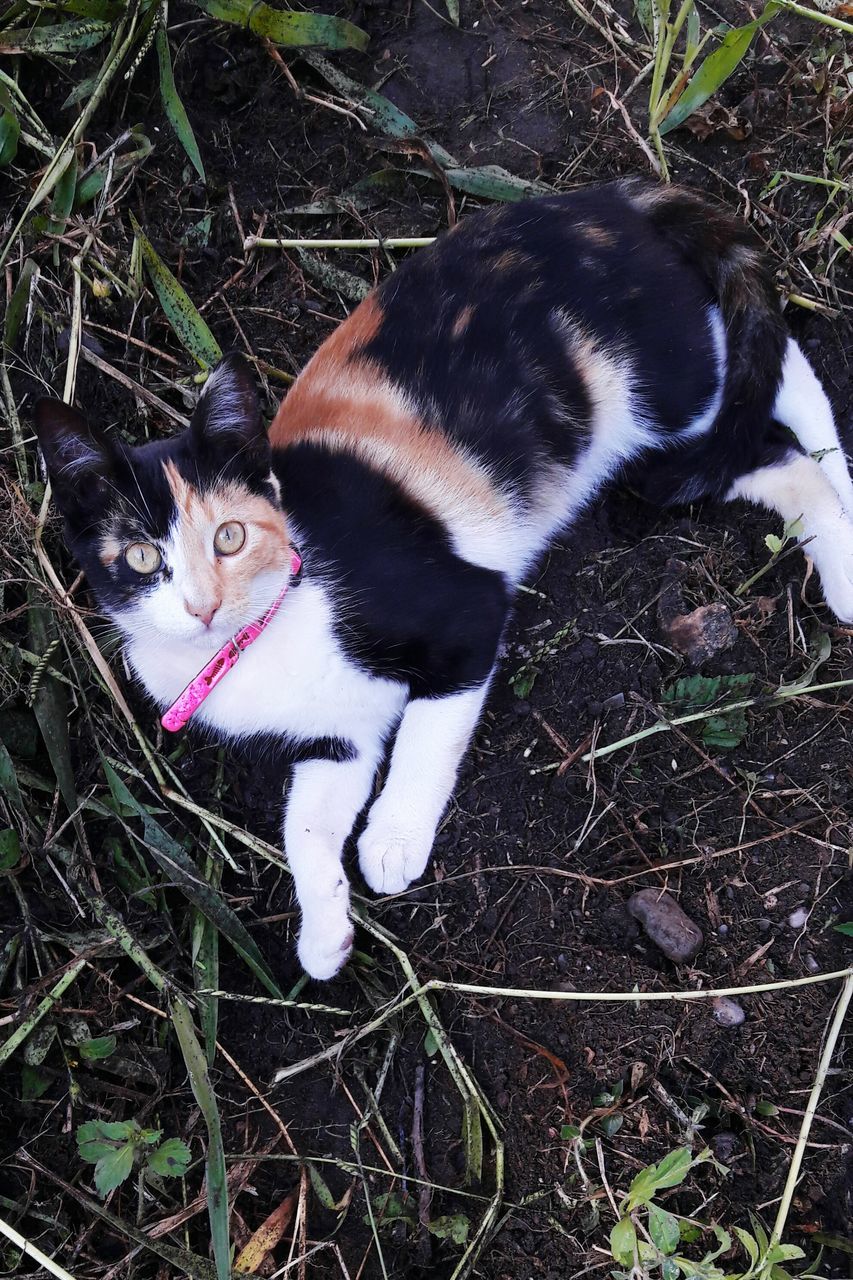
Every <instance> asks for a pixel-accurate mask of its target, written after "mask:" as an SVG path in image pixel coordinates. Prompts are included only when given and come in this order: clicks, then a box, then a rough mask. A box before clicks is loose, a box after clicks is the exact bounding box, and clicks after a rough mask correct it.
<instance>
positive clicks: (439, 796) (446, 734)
mask: <svg viewBox="0 0 853 1280" xmlns="http://www.w3.org/2000/svg"><path fill="white" fill-rule="evenodd" d="M488 687H489V681H488V680H485V681H484V682H483V683H482V684H480V685H477V686H476V687H475V688H473V689H466V690H463V691H462V692H460V693H451V694H447V695H446V696H445V697H439V698H415V699H413V700H412V701H411V702H410V703H409V704H408V706H407V707H406V710H405V711H404V713H403V718H402V720H401V721H400V727H399V729H398V730H397V736H396V738H395V740H394V746H393V748H392V751H391V764H390V766H389V769H388V777H387V778H386V780H385V786H384V787H383V788H382V790H381V792H380V793H379V797H378V798H377V800H376V801H375V802H374V804H373V807H372V808H371V810H370V814H369V815H368V819H367V826H366V827H365V829H364V832H363V834H362V836H361V838H360V840H359V842H358V859H359V864H360V866H361V872H362V875H363V876H364V878H365V880H366V881H367V883H368V884H369V885H370V888H371V889H373V891H374V892H375V893H402V891H403V890H404V889H407V888H408V886H409V885H410V884H411V883H412V881H413V880H417V879H419V877H420V876H422V875H423V873H424V871H425V870H426V865H427V862H428V861H429V855H430V850H431V849H432V845H433V841H434V840H435V833H436V830H437V828H438V824H439V822H440V821H441V816H442V814H443V813H444V810H445V809H446V808H447V803H448V801H449V800H450V795H451V792H452V791H453V784H454V782H455V781H456V774H457V771H458V769H459V764H460V761H461V760H462V757H463V755H464V754H465V750H466V748H467V746H468V743H469V742H470V740H471V735H472V734H473V732H474V730H475V728H476V727H477V721H478V720H479V719H480V712H481V711H482V709H483V703H484V701H485V698H486V693H487V691H488Z"/></svg>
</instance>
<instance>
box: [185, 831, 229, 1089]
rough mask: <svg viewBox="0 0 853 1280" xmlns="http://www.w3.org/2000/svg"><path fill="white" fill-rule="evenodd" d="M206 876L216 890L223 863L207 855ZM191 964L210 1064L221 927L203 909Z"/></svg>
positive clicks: (216, 1011) (196, 926)
mask: <svg viewBox="0 0 853 1280" xmlns="http://www.w3.org/2000/svg"><path fill="white" fill-rule="evenodd" d="M205 878H206V879H207V880H208V881H209V882H210V885H211V887H212V888H213V889H214V890H218V889H219V885H220V881H221V880H222V863H221V862H217V861H216V859H215V858H212V857H210V855H208V857H207V859H206V862H205ZM192 967H193V984H194V986H195V998H196V1003H197V1005H198V1016H199V1022H200V1023H201V1030H202V1035H203V1036H204V1047H205V1050H206V1052H207V1062H208V1066H213V1060H214V1058H215V1057H216V1032H217V1028H218V1025H219V999H218V997H217V996H215V995H213V994H211V993H212V992H214V991H216V990H217V989H218V987H219V930H218V929H217V928H216V926H215V925H214V924H212V923H211V921H210V920H208V919H207V917H206V916H205V915H203V914H202V912H201V911H199V910H196V912H195V919H194V920H193V937H192Z"/></svg>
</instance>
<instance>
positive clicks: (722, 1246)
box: [703, 1222, 732, 1262]
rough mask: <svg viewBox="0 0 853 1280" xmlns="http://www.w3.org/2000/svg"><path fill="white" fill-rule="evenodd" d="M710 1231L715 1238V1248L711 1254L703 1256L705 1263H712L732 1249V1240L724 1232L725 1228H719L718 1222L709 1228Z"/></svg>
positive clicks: (726, 1232)
mask: <svg viewBox="0 0 853 1280" xmlns="http://www.w3.org/2000/svg"><path fill="white" fill-rule="evenodd" d="M711 1230H712V1231H713V1233H714V1235H715V1236H716V1237H717V1248H716V1249H714V1251H713V1252H712V1253H706V1254H705V1257H704V1259H703V1261H705V1262H714V1261H715V1259H717V1258H719V1256H720V1254H721V1253H728V1251H729V1249H731V1247H732V1238H731V1236H730V1235H729V1233H728V1231H726V1229H725V1227H721V1226H720V1224H719V1223H718V1222H715V1223H714V1224H713V1226H712V1227H711Z"/></svg>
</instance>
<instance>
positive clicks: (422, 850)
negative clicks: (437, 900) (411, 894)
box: [358, 821, 435, 893]
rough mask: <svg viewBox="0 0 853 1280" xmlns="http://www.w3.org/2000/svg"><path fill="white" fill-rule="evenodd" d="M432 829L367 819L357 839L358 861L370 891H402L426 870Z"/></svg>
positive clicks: (430, 847)
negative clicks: (405, 828) (407, 827)
mask: <svg viewBox="0 0 853 1280" xmlns="http://www.w3.org/2000/svg"><path fill="white" fill-rule="evenodd" d="M434 836H435V832H434V831H432V830H430V831H429V832H428V833H424V832H417V831H402V830H401V829H400V828H399V827H390V826H386V825H385V824H383V823H382V822H381V821H379V822H370V821H369V822H368V824H367V827H366V829H365V831H364V835H363V836H362V837H361V839H360V840H359V842H358V862H359V866H360V867H361V874H362V875H363V876H364V878H365V880H366V881H367V883H368V885H369V886H370V888H371V889H372V890H373V892H374V893H402V892H403V890H404V889H408V887H409V885H410V884H411V883H412V881H413V880H419V879H420V877H421V876H422V875H423V873H424V872H425V871H426V865H427V863H428V862H429V855H430V850H431V849H432V842H433V839H434Z"/></svg>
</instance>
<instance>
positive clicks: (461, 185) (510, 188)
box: [425, 164, 551, 200]
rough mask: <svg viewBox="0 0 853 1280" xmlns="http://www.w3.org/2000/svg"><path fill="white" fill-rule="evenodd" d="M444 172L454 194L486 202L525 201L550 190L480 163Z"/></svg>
mask: <svg viewBox="0 0 853 1280" xmlns="http://www.w3.org/2000/svg"><path fill="white" fill-rule="evenodd" d="M425 172H426V171H425ZM444 173H445V177H446V178H447V181H448V182H449V183H450V185H451V187H455V188H456V190H457V191H464V192H465V193H466V195H469V196H480V197H481V198H482V199H486V200H526V199H527V198H528V197H530V196H536V195H544V194H545V193H546V192H548V191H550V190H551V188H550V187H547V186H545V184H544V183H543V182H532V181H530V180H529V179H528V178H517V177H516V176H515V174H513V173H508V172H507V170H506V169H502V168H501V166H500V165H498V164H483V165H480V166H479V167H477V168H473V169H466V168H464V167H461V166H459V167H454V166H451V167H449V168H447V169H445V171H444Z"/></svg>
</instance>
